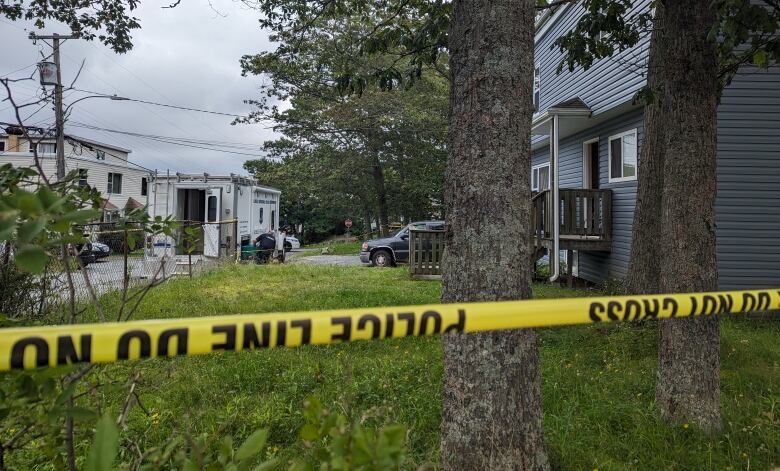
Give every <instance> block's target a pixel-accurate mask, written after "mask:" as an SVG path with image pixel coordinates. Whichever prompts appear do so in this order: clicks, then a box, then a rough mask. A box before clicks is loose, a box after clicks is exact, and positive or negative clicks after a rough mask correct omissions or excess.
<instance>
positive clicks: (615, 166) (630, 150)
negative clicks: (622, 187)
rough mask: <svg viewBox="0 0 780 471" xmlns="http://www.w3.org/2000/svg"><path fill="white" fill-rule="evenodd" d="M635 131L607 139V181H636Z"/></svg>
mask: <svg viewBox="0 0 780 471" xmlns="http://www.w3.org/2000/svg"><path fill="white" fill-rule="evenodd" d="M636 171H637V135H636V129H632V130H631V131H626V132H624V133H621V134H618V135H616V136H610V138H609V181H610V182H622V181H630V180H636Z"/></svg>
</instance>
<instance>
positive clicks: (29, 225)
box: [16, 218, 46, 244]
mask: <svg viewBox="0 0 780 471" xmlns="http://www.w3.org/2000/svg"><path fill="white" fill-rule="evenodd" d="M45 227H46V219H45V218H36V219H31V220H29V221H27V222H25V223H24V224H22V225H21V226H19V230H18V231H17V232H16V238H17V239H18V240H19V242H21V243H23V244H27V243H29V242H31V241H32V240H33V239H34V238H35V236H37V235H38V234H40V233H41V231H42V230H43V229H44V228H45Z"/></svg>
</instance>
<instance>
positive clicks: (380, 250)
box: [360, 221, 444, 267]
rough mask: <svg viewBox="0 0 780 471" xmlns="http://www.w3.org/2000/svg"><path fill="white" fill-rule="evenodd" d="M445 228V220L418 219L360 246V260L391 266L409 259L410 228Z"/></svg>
mask: <svg viewBox="0 0 780 471" xmlns="http://www.w3.org/2000/svg"><path fill="white" fill-rule="evenodd" d="M410 228H414V229H428V230H434V231H436V230H439V231H440V230H444V221H417V222H413V223H411V224H409V225H408V226H406V227H404V228H403V229H401V230H400V231H398V233H397V234H395V235H394V236H391V237H383V238H380V239H372V240H368V241H366V242H363V245H362V246H361V247H360V261H361V262H363V263H370V264H371V265H374V266H375V267H389V266H393V265H395V264H397V263H405V262H408V261H409V229H410Z"/></svg>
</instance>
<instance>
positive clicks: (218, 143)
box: [71, 121, 263, 151]
mask: <svg viewBox="0 0 780 471" xmlns="http://www.w3.org/2000/svg"><path fill="white" fill-rule="evenodd" d="M71 123H74V124H75V125H81V126H84V127H89V128H94V130H102V131H109V132H116V133H121V134H126V135H128V136H134V137H150V138H154V139H162V140H166V141H174V142H181V143H184V144H200V145H205V146H211V147H217V146H218V147H230V148H234V149H239V150H256V151H262V150H263V149H262V147H260V146H259V145H258V144H248V143H243V142H232V141H214V140H210V139H209V140H206V139H190V138H185V137H173V136H162V135H159V134H144V133H139V132H131V131H117V130H111V129H106V128H101V127H99V126H95V125H93V124H88V123H81V122H79V121H71Z"/></svg>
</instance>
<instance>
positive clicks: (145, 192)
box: [141, 177, 149, 196]
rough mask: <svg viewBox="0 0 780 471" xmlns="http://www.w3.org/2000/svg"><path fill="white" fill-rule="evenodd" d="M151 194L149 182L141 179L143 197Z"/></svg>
mask: <svg viewBox="0 0 780 471" xmlns="http://www.w3.org/2000/svg"><path fill="white" fill-rule="evenodd" d="M148 194H149V180H147V179H146V177H141V196H146V195H148Z"/></svg>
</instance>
